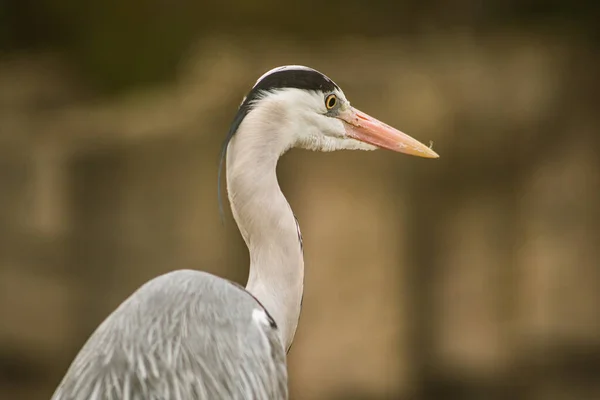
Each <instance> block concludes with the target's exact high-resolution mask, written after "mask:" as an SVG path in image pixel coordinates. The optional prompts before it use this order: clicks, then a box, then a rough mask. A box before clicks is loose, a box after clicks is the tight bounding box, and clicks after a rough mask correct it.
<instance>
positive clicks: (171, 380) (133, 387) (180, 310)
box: [52, 65, 438, 400]
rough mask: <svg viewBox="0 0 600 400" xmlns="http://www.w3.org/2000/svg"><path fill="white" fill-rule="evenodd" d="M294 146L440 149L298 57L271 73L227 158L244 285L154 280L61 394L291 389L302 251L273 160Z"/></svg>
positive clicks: (210, 395) (268, 394) (192, 397)
mask: <svg viewBox="0 0 600 400" xmlns="http://www.w3.org/2000/svg"><path fill="white" fill-rule="evenodd" d="M292 148H302V149H308V150H315V151H323V152H329V151H335V150H344V149H346V150H375V149H377V148H383V149H388V150H392V151H396V152H400V153H405V154H409V155H414V156H419V157H424V158H437V157H438V155H437V154H436V153H435V152H434V151H433V150H432V149H431V148H430V146H426V145H424V144H422V143H420V142H419V141H417V140H415V139H413V138H412V137H410V136H408V135H406V134H404V133H402V132H401V131H399V130H397V129H395V128H392V127H391V126H389V125H387V124H385V123H383V122H381V121H379V120H377V119H376V118H374V117H371V116H369V115H367V114H366V113H364V112H362V111H360V110H358V109H357V108H355V107H353V106H351V105H350V102H349V101H348V100H347V98H346V96H345V94H344V92H343V91H342V90H341V89H340V87H339V86H338V85H337V84H336V83H334V82H333V81H332V80H331V79H330V78H329V77H327V76H326V75H324V74H323V73H321V72H319V71H317V70H315V69H312V68H309V67H305V66H298V65H287V66H282V67H277V68H274V69H272V70H270V71H267V72H266V73H265V74H263V75H262V76H261V77H260V78H259V79H258V80H257V81H256V83H255V84H254V86H253V87H252V88H251V89H250V91H249V92H248V94H247V95H246V96H245V97H244V99H243V100H242V102H241V104H240V105H239V107H238V110H237V113H236V114H235V116H234V118H233V122H232V124H231V127H230V130H229V133H228V135H227V136H226V140H225V144H224V146H223V153H222V155H221V165H222V162H223V159H224V158H225V160H226V161H225V171H226V182H227V186H226V188H227V195H228V199H229V203H230V206H231V210H232V214H233V217H234V219H235V222H236V223H237V226H238V228H239V231H240V233H241V235H242V237H243V239H244V242H245V243H246V245H247V247H248V251H249V255H250V269H249V276H248V281H247V284H246V287H243V286H241V285H238V284H236V283H233V282H231V281H229V280H227V279H223V278H220V277H217V276H215V275H212V274H209V273H206V272H202V271H199V270H189V269H180V270H174V271H171V272H168V273H165V274H163V275H160V276H158V277H155V278H153V279H151V280H150V281H148V282H146V283H145V284H143V285H142V286H140V287H139V288H138V289H137V290H136V291H135V292H133V294H131V295H130V296H129V297H128V298H127V299H126V300H125V301H124V302H123V303H121V304H120V305H119V306H118V307H117V308H116V309H115V310H114V311H113V312H112V313H111V314H110V315H109V316H108V317H107V318H106V319H105V320H104V321H103V322H102V323H101V324H100V325H99V326H98V327H97V329H96V330H95V331H94V332H93V333H92V334H91V336H90V337H89V338H88V340H87V341H86V343H85V344H84V345H83V347H82V348H81V350H80V352H79V353H78V354H77V355H76V357H75V359H74V360H73V362H72V363H71V365H70V367H69V369H68V370H67V372H66V374H65V376H64V378H63V379H62V381H61V383H60V384H59V386H58V387H57V389H56V391H55V393H54V395H53V397H52V399H53V400H84V399H85V400H116V399H127V400H143V399H144V400H159V399H160V400H170V399H174V400H199V399H235V400H238V399H239V400H246V399H248V400H250V399H287V398H288V384H287V382H288V372H287V363H286V359H287V355H288V351H289V349H290V346H291V344H292V341H293V339H294V335H295V333H296V328H297V325H298V320H299V318H300V310H301V307H302V298H303V291H304V257H303V244H302V235H301V233H300V228H299V225H298V220H297V219H296V217H295V215H294V213H293V211H292V209H291V207H290V205H289V203H288V202H287V200H286V198H285V196H284V195H283V193H282V191H281V189H280V187H279V184H278V181H277V174H276V167H277V162H278V160H279V158H280V157H281V156H282V155H283V154H284V153H285V152H287V151H288V150H290V149H292ZM221 165H220V167H219V175H220V171H221Z"/></svg>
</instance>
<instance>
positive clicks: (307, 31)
mask: <svg viewBox="0 0 600 400" xmlns="http://www.w3.org/2000/svg"><path fill="white" fill-rule="evenodd" d="M598 4H599V3H597V2H593V1H578V2H568V1H560V0H551V1H542V0H523V1H520V0H490V1H478V0H456V1H443V0H421V1H417V0H411V1H389V0H373V1H371V0H360V1H359V0H346V1H341V0H335V1H317V0H308V1H297V2H280V1H274V0H256V1H246V0H227V1H218V0H203V1H194V0H173V1H167V0H133V1H121V0H106V1H80V0H23V1H21V0H5V1H4V2H3V3H2V4H0V49H1V48H4V49H12V50H15V49H28V48H32V47H34V48H36V47H37V48H39V47H50V48H53V49H60V50H63V51H65V52H66V53H67V54H68V55H69V56H70V57H71V59H72V60H73V61H74V62H75V63H76V65H78V66H79V68H80V69H81V70H82V72H83V73H84V74H85V75H86V76H88V78H90V79H92V80H93V81H94V82H95V83H96V85H97V87H98V88H99V89H102V90H107V91H114V90H121V89H126V88H127V87H130V86H132V85H140V84H145V83H149V82H154V81H158V80H163V79H166V78H169V77H171V76H172V74H173V72H174V71H175V69H176V66H177V63H178V61H179V59H180V57H181V54H182V52H185V51H186V50H187V49H188V47H189V46H190V45H191V44H192V43H193V40H194V38H195V37H196V36H197V35H199V34H200V35H206V34H210V33H219V34H231V35H248V34H253V33H254V34H256V33H260V34H266V35H276V36H277V35H280V34H282V33H285V34H286V35H296V36H297V37H300V38H302V39H308V40H318V39H319V38H323V39H327V40H330V39H333V38H335V37H342V36H346V35H350V36H352V35H359V36H361V37H365V36H367V37H368V36H371V37H373V36H379V37H381V36H388V35H394V36H395V35H402V34H408V35H411V34H413V35H414V34H420V33H424V32H425V33H426V32H430V31H440V30H442V31H444V30H447V31H449V32H452V31H456V30H465V29H466V30H469V31H475V32H480V33H481V34H483V35H485V33H486V32H488V31H489V30H493V29H495V28H497V27H498V26H504V27H506V26H513V27H514V28H522V27H524V26H532V25H541V26H544V25H549V24H551V25H552V26H553V29H556V28H557V27H559V28H560V27H562V28H564V29H566V30H568V31H570V32H576V33H580V34H583V35H592V34H594V33H595V32H597V28H596V26H597V23H596V22H597V16H598V15H599V14H600V6H599V5H598ZM367 21H368V22H367Z"/></svg>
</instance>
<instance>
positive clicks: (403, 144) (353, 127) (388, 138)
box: [337, 106, 439, 158]
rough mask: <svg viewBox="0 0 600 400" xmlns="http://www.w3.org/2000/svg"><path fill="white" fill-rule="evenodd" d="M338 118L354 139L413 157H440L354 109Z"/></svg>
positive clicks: (410, 138) (341, 112)
mask: <svg viewBox="0 0 600 400" xmlns="http://www.w3.org/2000/svg"><path fill="white" fill-rule="evenodd" d="M337 118H339V119H341V120H342V121H343V122H344V127H345V128H346V134H347V135H348V137H351V138H353V139H356V140H360V141H361V142H364V143H368V144H371V145H373V146H377V147H380V148H383V149H388V150H392V151H397V152H400V153H404V154H409V155H411V156H417V157H424V158H438V157H439V155H438V154H437V153H436V152H435V151H433V150H432V149H431V148H430V147H428V146H426V145H424V144H423V143H421V142H419V141H418V140H416V139H413V138H412V137H410V136H408V135H407V134H406V133H403V132H400V131H399V130H397V129H395V128H392V127H391V126H389V125H387V124H385V123H383V122H381V121H379V120H377V119H375V118H373V117H371V116H370V115H367V114H365V113H364V112H362V111H360V110H357V109H356V108H354V107H350V106H349V107H348V108H347V109H346V110H343V111H340V113H339V114H338V115H337Z"/></svg>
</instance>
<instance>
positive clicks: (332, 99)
mask: <svg viewBox="0 0 600 400" xmlns="http://www.w3.org/2000/svg"><path fill="white" fill-rule="evenodd" d="M336 104H337V96H336V95H335V94H330V95H329V96H327V97H326V98H325V107H327V109H328V110H331V109H332V108H333V107H335V105H336Z"/></svg>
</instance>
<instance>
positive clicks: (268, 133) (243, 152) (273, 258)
mask: <svg viewBox="0 0 600 400" xmlns="http://www.w3.org/2000/svg"><path fill="white" fill-rule="evenodd" d="M272 115H273V114H271V118H273V117H272ZM267 120H268V119H267ZM262 121H265V119H263V118H261V115H258V113H257V112H252V113H250V114H249V115H248V116H246V118H245V119H244V122H243V123H242V125H241V126H240V128H239V129H238V132H237V133H236V135H235V136H234V137H233V139H232V140H231V142H230V143H229V146H228V150H227V191H228V196H229V201H230V203H231V209H232V212H233V216H234V218H235V220H236V222H237V224H238V227H239V229H240V232H241V234H242V237H243V238H244V241H245V242H246V245H247V246H248V249H249V251H250V275H249V278H248V284H247V285H246V289H247V290H248V291H249V292H250V293H252V294H253V295H254V296H255V297H256V298H257V299H258V300H259V301H260V302H261V303H262V304H263V306H264V307H265V308H266V309H267V311H268V312H269V313H270V314H271V316H272V317H273V319H274V320H275V322H276V323H277V326H278V328H279V331H280V334H281V339H282V342H283V345H284V347H285V349H286V350H287V349H288V348H289V347H290V345H291V343H292V340H293V338H294V334H295V333H296V327H297V326H298V319H299V318H300V307H301V301H302V293H303V287H304V258H303V254H302V248H301V244H300V241H299V237H298V234H299V231H298V227H297V225H296V220H295V217H294V214H293V212H292V210H291V208H290V205H289V204H288V202H287V201H286V199H285V196H284V195H283V193H282V192H281V189H280V187H279V184H278V182H277V175H276V167H277V160H278V159H279V157H280V156H281V154H283V153H284V152H285V151H286V150H287V149H288V148H289V147H290V146H289V136H287V137H286V133H285V132H277V131H275V129H274V127H275V126H282V125H280V124H277V123H273V122H274V121H272V120H271V121H270V122H271V123H268V124H265V123H263V122H262ZM283 126H285V124H283Z"/></svg>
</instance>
